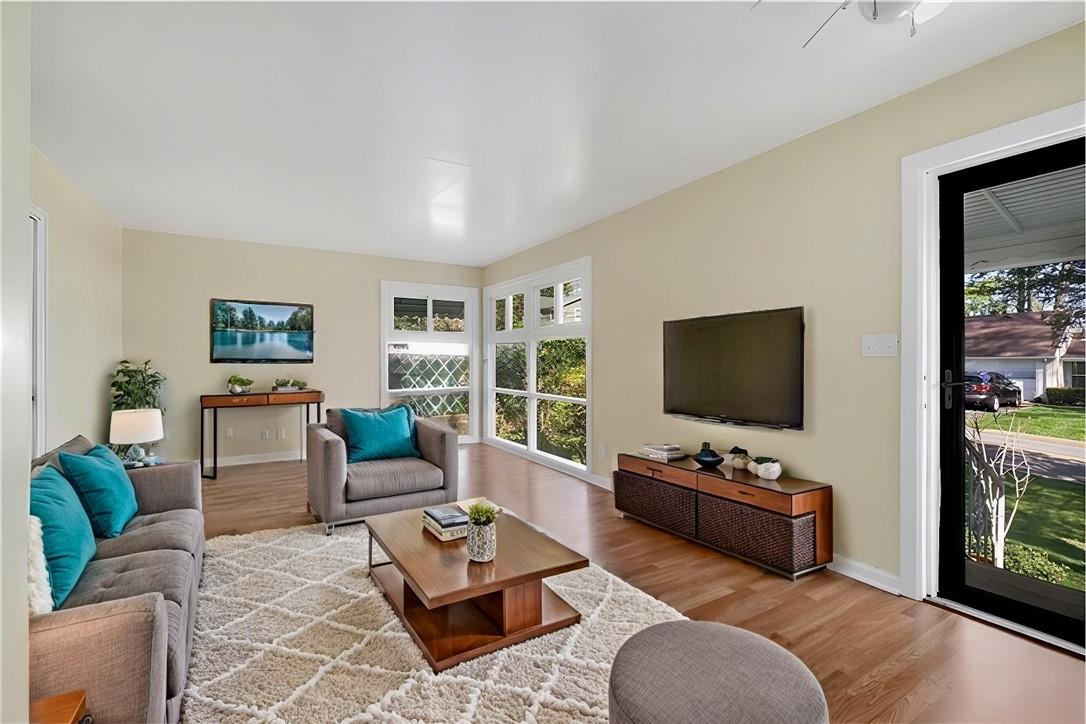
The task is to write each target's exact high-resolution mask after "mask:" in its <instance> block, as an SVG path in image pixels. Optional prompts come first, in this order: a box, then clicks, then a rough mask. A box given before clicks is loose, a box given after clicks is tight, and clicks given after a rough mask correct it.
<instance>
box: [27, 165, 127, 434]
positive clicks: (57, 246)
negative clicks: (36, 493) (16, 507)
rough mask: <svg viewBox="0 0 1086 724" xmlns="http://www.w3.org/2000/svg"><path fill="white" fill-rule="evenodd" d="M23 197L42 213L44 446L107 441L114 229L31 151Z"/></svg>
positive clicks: (113, 361) (117, 254)
mask: <svg viewBox="0 0 1086 724" xmlns="http://www.w3.org/2000/svg"><path fill="white" fill-rule="evenodd" d="M30 169H31V175H30V199H31V202H32V203H33V204H34V205H35V206H36V207H38V208H39V209H41V210H42V211H44V212H45V214H46V225H45V228H46V239H47V240H46V246H47V249H48V251H47V262H46V264H47V266H46V270H47V275H48V277H47V279H46V285H45V286H46V290H47V298H46V302H45V305H46V318H47V320H48V321H47V324H46V334H47V338H46V343H45V346H46V355H45V357H46V373H45V374H46V397H45V402H46V415H45V420H46V440H45V442H46V444H45V449H49V448H52V447H55V446H57V445H59V444H60V443H62V442H64V441H65V440H69V439H71V438H72V437H73V436H74V435H78V434H83V435H86V436H87V437H89V438H91V439H92V440H95V441H100V442H105V441H106V440H108V439H109V377H110V374H111V373H112V372H113V370H114V369H115V368H116V367H117V362H119V361H120V359H121V356H122V354H123V351H122V345H121V228H120V227H119V226H118V225H117V224H115V223H114V222H113V220H112V219H111V218H110V217H109V216H108V215H106V213H105V212H104V211H102V210H101V209H100V208H98V207H97V206H96V205H95V204H94V202H93V201H91V200H90V198H88V197H87V195H86V194H84V193H83V192H82V191H80V190H79V189H78V188H76V187H75V186H74V185H73V184H72V182H71V181H69V180H68V179H67V178H66V177H65V176H64V174H62V173H61V172H60V169H58V168H57V167H56V166H55V165H53V162H52V161H50V160H49V159H48V158H46V157H45V155H44V154H42V153H41V152H40V151H38V149H36V148H35V149H34V151H33V157H32V159H31V166H30Z"/></svg>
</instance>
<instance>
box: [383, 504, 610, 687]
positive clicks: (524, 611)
mask: <svg viewBox="0 0 1086 724" xmlns="http://www.w3.org/2000/svg"><path fill="white" fill-rule="evenodd" d="M366 525H367V526H368V527H369V532H370V549H369V564H370V575H372V576H373V579H374V581H375V582H376V583H377V586H378V587H379V588H380V589H381V590H382V591H383V592H384V594H385V597H386V598H387V599H388V602H389V603H390V604H391V605H392V608H393V609H395V610H396V613H397V614H399V616H400V618H401V619H402V620H403V624H404V626H405V627H406V628H407V630H408V631H409V632H410V633H411V637H412V638H414V639H415V643H417V644H418V645H419V648H420V649H422V654H423V656H425V657H426V660H427V661H428V662H429V663H430V666H432V667H433V669H434V671H443V670H444V669H447V668H449V667H450V666H456V665H457V664H459V663H462V662H464V661H467V660H468V659H473V658H475V657H476V656H482V655H483V654H488V653H490V652H492V651H496V650H497V649H500V648H504V647H506V646H511V645H513V644H516V643H520V642H521V641H525V640H527V639H530V638H532V637H534V636H540V635H542V634H545V633H550V632H551V631H556V630H558V629H560V628H564V627H565V626H570V625H572V624H575V623H577V622H578V621H580V620H581V614H579V613H578V612H577V610H576V609H574V608H573V607H572V606H570V605H569V604H568V603H566V602H565V601H564V600H562V598H561V597H560V596H559V595H558V594H557V593H555V592H554V591H552V590H551V589H550V587H548V586H547V585H546V584H545V583H543V579H544V578H547V577H548V576H554V575H557V574H559V573H565V572H567V571H573V570H576V569H578V568H586V567H588V559H587V558H585V557H584V556H582V555H581V554H580V553H577V552H576V551H574V550H571V549H569V548H567V547H565V546H564V545H562V544H561V543H559V542H558V541H556V540H554V539H553V538H551V537H549V536H548V535H546V534H544V533H542V532H540V531H539V530H537V529H536V528H534V527H533V526H532V525H531V524H529V523H526V522H525V521H523V520H521V519H520V518H517V517H516V516H514V515H512V514H510V513H504V512H503V513H502V514H501V515H500V516H498V521H497V526H498V552H497V555H496V556H495V557H494V560H493V561H491V562H489V563H474V562H472V561H470V560H469V559H468V552H467V543H466V541H465V540H464V539H461V540H457V541H451V542H449V543H442V542H441V541H439V540H438V539H437V538H435V537H434V536H433V535H431V534H430V533H428V532H426V531H425V530H423V527H422V509H421V508H419V509H416V510H404V511H400V512H397V513H386V514H384V515H375V516H373V517H370V518H367V519H366ZM375 541H376V542H377V544H378V545H379V546H380V547H381V549H382V550H384V551H385V553H386V554H387V555H388V558H389V560H390V563H385V564H378V565H376V566H375V565H374V564H373V543H374V542H375Z"/></svg>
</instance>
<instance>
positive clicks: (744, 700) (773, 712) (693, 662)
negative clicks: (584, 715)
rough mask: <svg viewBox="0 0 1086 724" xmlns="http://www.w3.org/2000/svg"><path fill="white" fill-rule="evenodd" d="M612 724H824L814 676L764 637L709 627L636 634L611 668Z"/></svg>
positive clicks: (687, 625)
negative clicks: (663, 723)
mask: <svg viewBox="0 0 1086 724" xmlns="http://www.w3.org/2000/svg"><path fill="white" fill-rule="evenodd" d="M609 699H610V710H611V711H610V720H611V722H612V724H661V723H662V722H667V723H668V724H708V723H709V722H713V723H716V722H744V723H747V724H750V723H756V722H790V723H791V724H821V723H822V722H827V721H829V711H828V709H827V708H826V697H825V695H824V694H823V693H822V687H821V686H820V685H819V683H818V680H817V679H816V678H815V677H814V674H812V673H811V671H810V670H809V669H808V668H807V667H806V666H804V664H803V662H802V661H800V660H799V659H797V658H796V657H795V656H794V655H793V654H792V653H791V652H789V651H788V650H787V649H784V648H782V647H780V646H778V645H777V644H775V643H773V642H772V641H770V640H769V639H767V638H765V637H764V636H759V635H758V634H756V633H751V632H750V631H746V630H744V629H741V628H735V627H734V626H725V625H724V624H722V623H712V622H709V621H669V622H668V623H661V624H657V625H655V626H650V627H648V628H647V629H645V630H644V631H641V632H639V633H637V634H634V635H633V636H632V637H631V638H630V640H629V641H627V642H626V643H625V644H623V645H622V648H621V649H619V651H618V654H617V655H616V656H615V663H614V665H613V666H612V667H611V686H610V692H609Z"/></svg>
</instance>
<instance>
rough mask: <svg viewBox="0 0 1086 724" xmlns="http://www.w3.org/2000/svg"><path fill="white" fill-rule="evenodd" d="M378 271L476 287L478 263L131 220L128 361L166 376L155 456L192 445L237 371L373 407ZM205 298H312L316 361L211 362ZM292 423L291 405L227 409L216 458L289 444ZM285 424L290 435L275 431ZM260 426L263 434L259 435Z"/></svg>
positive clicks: (294, 436) (263, 384)
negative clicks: (206, 403) (156, 228)
mask: <svg viewBox="0 0 1086 724" xmlns="http://www.w3.org/2000/svg"><path fill="white" fill-rule="evenodd" d="M382 279H388V280H396V281H415V282H427V283H439V284H454V285H464V286H472V287H478V286H479V285H480V282H481V279H482V270H481V269H477V268H471V267H462V266H452V265H445V264H429V263H423V262H413V261H403V260H396V259H387V258H383V257H372V256H362V255H359V254H340V253H335V252H327V251H315V250H307V249H297V248H290V247H282V246H270V245H263V244H251V243H246V242H237V241H224V240H222V239H205V238H197V237H190V236H178V235H173V234H164V233H158V232H150V231H136V230H131V229H126V230H125V231H124V299H125V303H124V352H125V356H126V357H128V359H131V360H133V361H137V360H139V361H142V360H144V359H150V360H151V361H152V363H153V364H154V365H155V366H156V367H157V368H158V369H159V370H161V371H162V373H163V374H165V375H166V377H167V379H168V381H167V383H166V399H165V402H164V404H165V406H166V418H165V423H166V440H165V441H164V442H163V443H162V445H161V446H160V448H159V450H160V453H161V454H162V455H164V456H165V457H168V458H174V459H179V458H189V459H193V458H195V457H196V456H197V455H198V454H199V425H200V422H199V396H200V395H201V394H206V393H213V392H225V388H226V378H227V377H229V376H230V375H231V374H234V373H237V374H241V375H244V376H246V377H249V378H251V379H253V380H254V382H255V385H254V387H255V388H258V389H269V388H270V386H271V384H272V381H273V379H274V378H276V377H284V376H286V377H299V378H301V379H304V380H306V381H307V382H308V383H309V385H310V386H311V387H316V388H320V389H323V390H324V391H325V392H326V393H327V400H328V406H331V407H340V406H346V405H352V406H354V405H376V404H378V403H379V397H380V379H381V377H380V367H379V366H378V365H379V361H380V340H381V329H380V326H379V322H380V320H379V316H380V305H381V298H380V285H381V280H382ZM212 297H222V298H227V299H255V300H263V301H284V302H306V303H310V304H313V305H314V323H315V325H314V326H315V330H316V336H315V347H314V357H315V361H314V363H313V364H302V365H280V364H263V365H261V364H248V365H246V364H236V365H234V364H211V363H210V362H209V361H208V359H209V349H208V345H209V340H208V325H209V318H208V314H209V310H208V302H209V300H210V299H211V298H212ZM299 420H300V412H299V408H296V407H294V408H284V409H281V410H224V411H222V412H221V413H220V416H219V433H220V437H219V455H220V457H222V458H229V457H236V456H249V455H268V454H275V453H284V454H286V453H288V452H289V451H296V450H298V447H299V435H300V422H299ZM227 428H232V429H233V435H234V437H233V438H232V439H226V437H225V435H226V429H227ZM280 428H282V429H284V430H285V432H286V435H287V439H286V440H277V439H276V437H277V432H278V430H279V429H280ZM263 430H268V431H269V433H270V436H271V439H270V440H263V439H261V433H262V431H263Z"/></svg>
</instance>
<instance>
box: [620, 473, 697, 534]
mask: <svg viewBox="0 0 1086 724" xmlns="http://www.w3.org/2000/svg"><path fill="white" fill-rule="evenodd" d="M614 484H615V507H616V508H618V509H619V510H621V511H622V512H624V513H629V514H630V515H632V516H634V517H635V518H640V519H641V520H644V521H646V522H648V523H652V524H654V525H658V526H660V527H661V528H667V529H668V530H673V531H675V532H676V533H681V534H682V535H685V536H688V537H690V538H693V537H694V533H695V528H694V526H695V525H696V523H697V515H696V512H695V508H696V506H697V493H696V492H694V491H693V490H689V489H687V488H680V487H678V486H677V485H670V484H669V483H663V482H660V481H659V480H653V479H652V478H646V477H644V476H642V475H633V474H631V473H627V472H624V471H622V470H616V471H615V477H614Z"/></svg>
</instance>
